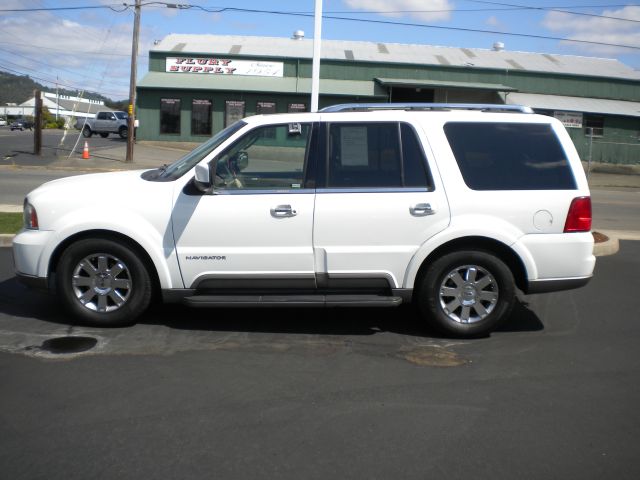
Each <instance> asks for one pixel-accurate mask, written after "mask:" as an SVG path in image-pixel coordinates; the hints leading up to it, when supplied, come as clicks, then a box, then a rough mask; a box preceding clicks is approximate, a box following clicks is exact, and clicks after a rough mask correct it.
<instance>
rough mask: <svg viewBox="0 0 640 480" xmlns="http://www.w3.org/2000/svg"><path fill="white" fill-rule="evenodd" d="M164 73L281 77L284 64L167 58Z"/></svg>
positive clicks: (197, 58)
mask: <svg viewBox="0 0 640 480" xmlns="http://www.w3.org/2000/svg"><path fill="white" fill-rule="evenodd" d="M165 65H166V69H165V71H166V72H174V73H200V74H202V73H208V74H214V75H251V76H256V77H282V76H283V75H284V73H283V72H284V63H282V62H262V61H257V60H256V61H253V60H230V59H221V58H199V57H167V58H166V64H165Z"/></svg>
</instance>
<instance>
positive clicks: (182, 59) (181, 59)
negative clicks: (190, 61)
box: [176, 58, 187, 65]
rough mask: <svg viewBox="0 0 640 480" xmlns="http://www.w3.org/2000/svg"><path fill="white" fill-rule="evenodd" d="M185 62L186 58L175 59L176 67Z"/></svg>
mask: <svg viewBox="0 0 640 480" xmlns="http://www.w3.org/2000/svg"><path fill="white" fill-rule="evenodd" d="M186 61H187V59H186V58H176V63H177V64H178V65H179V64H181V63H184V62H186Z"/></svg>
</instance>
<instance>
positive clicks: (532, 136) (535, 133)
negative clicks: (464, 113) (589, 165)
mask: <svg viewBox="0 0 640 480" xmlns="http://www.w3.org/2000/svg"><path fill="white" fill-rule="evenodd" d="M444 132H445V135H446V136H447V139H448V140H449V144H450V145H451V149H452V150H453V154H454V156H455V158H456V161H457V162H458V166H459V167H460V172H461V173H462V177H463V178H464V181H465V183H466V184H467V186H468V187H469V188H471V189H473V190H574V189H575V188H576V183H575V179H574V178H573V174H572V172H571V167H570V166H569V161H568V160H567V156H566V154H565V152H564V150H563V148H562V145H561V144H560V141H559V140H558V138H557V137H556V135H555V133H554V131H553V129H552V128H551V125H548V124H538V123H477V122H450V123H447V124H446V125H445V126H444Z"/></svg>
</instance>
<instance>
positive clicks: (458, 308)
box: [417, 250, 515, 338]
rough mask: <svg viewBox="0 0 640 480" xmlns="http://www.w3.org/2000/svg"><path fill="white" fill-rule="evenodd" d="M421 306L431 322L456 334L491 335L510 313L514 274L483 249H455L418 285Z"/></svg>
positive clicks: (444, 256) (440, 260) (446, 331)
mask: <svg viewBox="0 0 640 480" xmlns="http://www.w3.org/2000/svg"><path fill="white" fill-rule="evenodd" d="M417 293H418V306H419V308H420V310H421V312H422V313H423V315H425V316H426V317H427V318H428V320H429V321H430V322H431V323H432V325H433V326H434V327H435V328H437V329H438V330H440V331H441V332H443V333H445V334H447V335H452V336H455V337H462V338H465V337H467V338H469V337H478V336H484V335H488V334H489V333H490V332H491V331H492V330H494V329H495V328H496V327H497V326H498V324H499V323H501V322H502V321H503V320H505V319H506V318H507V317H508V316H509V314H510V313H511V309H512V308H513V304H514V303H515V285H514V280H513V275H512V273H511V271H510V270H509V268H508V267H507V266H506V265H505V263H504V262H503V261H502V260H500V259H499V258H498V257H496V256H495V255H493V254H491V253H488V252H484V251H479V250H478V251H475V250H471V251H460V252H453V253H449V254H446V255H443V256H442V257H440V258H438V259H436V260H435V261H434V262H433V264H432V265H430V266H429V268H428V269H427V271H426V273H425V275H424V278H423V281H422V282H421V284H420V286H419V287H418V292H417Z"/></svg>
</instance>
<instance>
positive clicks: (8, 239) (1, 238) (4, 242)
mask: <svg viewBox="0 0 640 480" xmlns="http://www.w3.org/2000/svg"><path fill="white" fill-rule="evenodd" d="M13 237H15V235H11V234H8V233H0V247H10V246H11V245H13Z"/></svg>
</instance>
